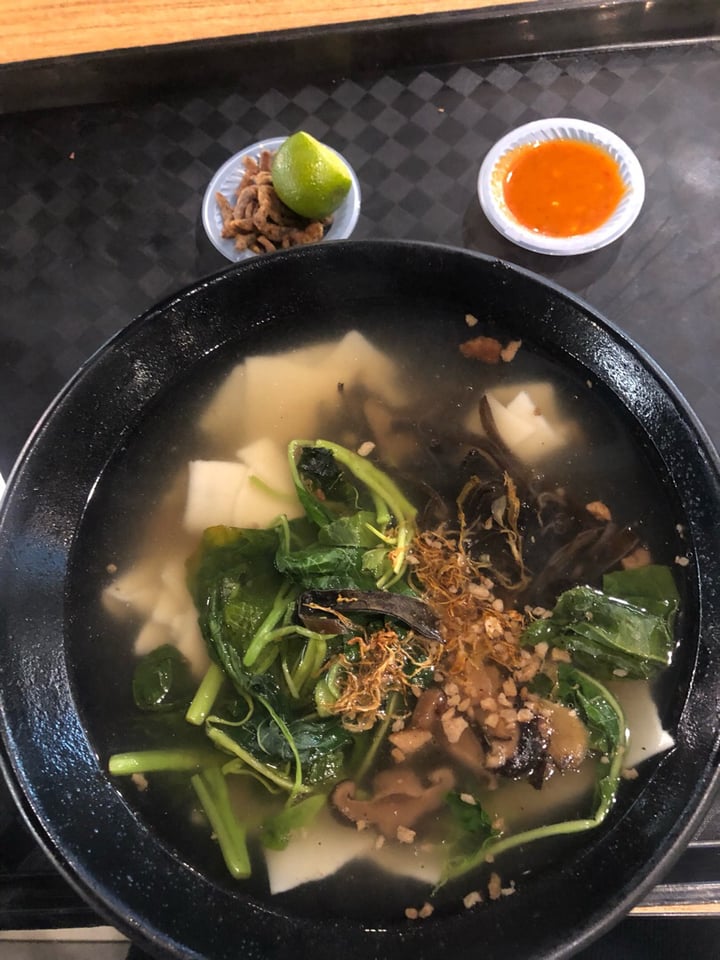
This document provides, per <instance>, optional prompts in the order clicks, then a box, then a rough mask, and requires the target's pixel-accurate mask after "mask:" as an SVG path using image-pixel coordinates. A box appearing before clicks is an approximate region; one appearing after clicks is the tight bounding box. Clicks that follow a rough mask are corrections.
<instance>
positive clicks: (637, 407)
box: [0, 242, 720, 960]
mask: <svg viewBox="0 0 720 960" xmlns="http://www.w3.org/2000/svg"><path fill="white" fill-rule="evenodd" d="M467 313H472V314H475V315H476V316H479V317H482V318H483V328H484V329H485V328H488V329H490V330H496V331H499V332H500V335H501V336H502V337H504V338H510V337H521V338H522V339H523V341H524V343H525V344H526V345H527V346H528V348H530V349H534V350H536V351H538V352H539V353H542V354H544V355H545V356H546V357H548V358H550V359H551V360H553V361H554V362H555V363H557V364H560V365H561V366H562V368H563V369H565V370H567V371H568V375H570V376H572V377H574V378H575V379H576V380H577V381H578V382H584V381H590V382H592V383H593V384H594V385H595V388H596V389H597V390H598V391H601V392H602V393H603V395H604V396H605V398H606V400H607V401H608V403H609V404H610V405H611V406H613V409H614V410H615V411H616V413H617V414H618V415H619V416H620V417H621V418H622V422H623V424H624V427H625V429H626V430H627V432H628V434H629V435H631V436H632V437H633V438H634V441H635V442H636V443H637V444H638V445H639V446H640V447H642V449H643V450H644V452H645V455H646V456H647V458H648V461H649V462H650V463H651V464H652V465H653V469H654V471H655V472H656V474H657V476H658V478H659V482H660V483H661V485H662V489H663V491H664V495H665V501H666V503H667V504H670V505H671V506H670V508H669V509H671V510H672V511H673V512H674V514H675V518H676V520H677V523H678V524H681V525H682V527H683V528H684V529H683V535H684V541H683V547H684V551H685V552H686V553H687V555H688V556H689V557H690V561H691V562H690V565H689V566H688V567H686V568H685V570H684V573H683V577H684V594H685V611H684V617H683V624H682V634H683V635H682V642H681V645H680V649H679V651H678V656H677V658H676V663H675V665H674V667H673V671H672V673H671V674H670V678H671V681H672V689H671V690H670V691H669V696H668V700H667V704H666V709H665V714H664V720H665V721H666V722H667V723H669V724H670V725H671V727H672V730H673V733H674V736H675V740H676V745H675V747H674V749H672V750H670V751H669V752H667V753H665V754H664V755H662V756H661V757H659V758H656V759H655V760H652V761H649V762H648V763H646V764H645V765H644V768H643V771H642V776H641V777H640V779H639V780H637V781H635V782H634V783H632V784H627V785H626V786H625V787H624V788H623V793H622V796H621V798H620V800H619V802H618V803H617V804H616V807H615V809H614V810H613V811H612V814H611V816H610V817H609V818H608V820H607V821H606V823H605V824H604V825H603V826H602V827H600V828H598V829H596V830H594V831H592V832H591V833H589V834H587V835H585V836H583V837H582V840H581V841H578V842H575V843H574V844H571V845H569V846H568V847H567V849H565V850H564V852H561V855H560V856H559V857H557V858H556V859H554V860H553V861H552V862H551V863H548V864H547V867H546V868H545V869H541V870H535V871H534V872H533V873H532V874H531V875H529V876H528V877H527V878H526V879H525V880H524V882H522V883H521V884H519V890H518V893H517V894H516V895H515V896H511V897H506V898H503V899H502V900H501V901H498V902H496V903H494V904H490V905H487V906H483V907H481V908H476V909H474V910H463V909H462V907H460V909H459V910H457V911H445V913H444V914H443V915H441V916H438V917H435V916H434V917H432V918H431V919H430V920H428V921H426V922H419V923H409V922H407V921H405V920H404V918H403V917H402V916H400V917H399V919H397V920H388V919H387V918H383V919H382V921H381V922H380V923H368V922H367V921H363V920H362V919H361V918H358V917H357V916H353V910H352V908H351V906H349V905H348V910H347V914H348V916H346V917H343V916H342V915H341V914H342V912H343V910H342V897H343V893H342V890H338V888H337V885H336V884H330V885H325V887H321V888H319V890H320V893H319V894H318V897H317V898H315V909H314V910H313V911H311V913H304V914H301V913H298V912H297V909H296V906H295V901H293V899H292V898H289V899H287V898H286V899H284V900H283V899H280V900H276V901H272V900H270V899H269V898H263V897H262V896H260V895H259V894H257V893H256V892H255V891H254V889H251V891H250V892H249V893H248V892H243V893H238V892H237V888H233V886H232V884H231V883H230V882H227V881H224V880H222V879H221V878H219V875H218V874H217V873H216V872H215V871H214V867H213V866H212V865H209V864H207V863H206V862H205V861H204V860H203V856H202V855H199V856H198V858H197V859H192V858H191V857H189V856H188V855H187V852H186V851H185V850H183V848H182V844H174V843H173V842H170V841H169V840H168V839H167V837H166V836H165V835H164V833H163V829H162V824H158V823H157V822H155V821H153V818H152V814H151V813H147V815H146V813H144V812H141V810H140V808H139V806H138V804H137V803H135V802H133V801H131V800H129V799H128V798H127V796H126V795H124V794H123V793H122V792H120V790H119V789H118V787H117V785H116V783H114V782H112V781H111V779H110V778H109V777H108V775H107V774H106V772H105V763H106V760H107V756H106V754H105V753H104V752H103V751H104V746H106V744H105V743H104V740H103V737H104V734H105V731H104V727H103V719H102V710H101V709H100V708H101V707H102V705H103V704H105V705H106V706H107V709H108V710H109V711H111V710H112V709H113V704H114V703H115V702H116V700H117V697H118V694H117V690H118V689H119V688H120V686H123V685H124V684H125V678H126V676H127V672H128V661H129V659H130V653H129V651H128V650H127V649H126V648H125V647H123V646H121V645H118V644H111V643H109V642H106V641H107V638H106V637H104V636H103V635H102V633H101V630H102V629H103V627H102V625H101V624H100V622H99V620H98V617H99V615H98V613H97V610H96V608H97V605H98V604H97V597H95V592H96V586H95V584H94V582H93V585H92V594H90V593H88V592H87V591H88V590H90V588H89V587H87V583H88V582H89V581H88V580H87V579H86V578H85V577H84V572H85V571H86V570H87V569H89V567H91V566H92V565H93V564H97V563H100V562H102V558H103V557H106V556H107V554H106V553H105V552H104V551H105V549H106V548H107V542H106V541H104V540H103V534H102V532H97V534H96V531H97V530H99V527H98V526H97V525H98V524H100V522H101V521H100V512H99V508H98V502H100V504H101V505H102V503H103V499H102V498H103V490H107V489H108V487H109V488H110V489H112V482H113V481H114V480H116V479H117V477H118V476H122V477H123V478H124V480H125V482H126V483H131V482H132V475H131V473H132V471H131V470H130V469H125V472H124V473H123V469H124V468H123V462H124V459H123V458H124V452H125V450H126V449H128V450H130V449H132V443H133V437H134V436H135V434H136V433H137V432H138V431H141V432H142V431H148V430H149V431H150V434H152V424H153V413H154V411H155V410H156V409H158V408H159V407H161V406H162V405H163V403H164V402H165V401H166V399H167V397H168V396H170V395H172V393H173V391H177V390H181V389H182V386H183V383H184V382H185V381H186V380H187V378H189V377H191V376H195V375H196V373H197V371H198V370H201V371H202V370H208V371H211V370H212V369H213V365H214V364H216V363H217V362H219V359H218V358H220V359H221V358H223V357H227V356H234V357H239V358H242V357H243V356H244V355H247V354H250V353H253V352H259V351H263V350H267V349H271V348H275V347H279V346H282V345H284V344H286V343H287V342H288V341H289V340H293V339H294V338H295V337H296V335H297V333H298V329H300V330H301V331H302V333H303V335H305V334H307V336H308V337H309V338H315V337H317V336H319V335H322V334H324V335H326V336H327V335H329V334H333V335H334V334H335V333H339V332H340V331H341V330H342V329H347V328H349V327H357V328H359V329H360V330H361V331H364V332H367V333H369V334H370V335H371V336H373V335H378V336H380V337H381V339H382V337H383V336H384V335H389V334H393V335H395V334H397V333H398V332H399V331H402V333H403V334H404V335H405V336H408V337H409V338H410V341H411V342H415V341H417V342H422V343H423V344H424V347H423V349H427V348H428V345H430V347H431V346H432V343H433V342H436V343H438V344H439V343H440V342H441V341H442V340H443V338H444V337H446V336H448V331H450V330H451V329H453V330H454V331H455V332H454V333H453V336H454V337H455V342H457V330H458V324H459V325H460V327H461V328H462V325H463V323H464V320H463V319H462V318H464V317H465V315H466V314H467ZM391 321H392V322H391ZM118 471H119V473H118ZM148 495H152V491H150V492H149V493H148ZM120 500H122V498H120ZM108 502H109V503H110V504H111V505H112V503H113V500H112V496H111V497H110V500H109V501H108ZM118 502H119V501H118ZM116 506H117V504H116ZM718 515H720V481H719V478H718V464H717V458H716V456H715V454H714V453H713V451H712V449H711V447H710V445H709V443H708V440H707V438H706V436H705V434H704V433H703V431H702V429H701V427H700V426H699V425H698V423H697V421H696V419H695V418H694V416H693V414H692V413H691V412H690V410H689V409H688V407H687V405H686V404H685V402H684V401H683V399H682V397H681V396H680V395H679V393H678V391H677V390H676V389H675V387H674V386H673V385H672V384H671V383H670V382H669V381H668V379H667V378H666V377H665V376H664V375H663V374H662V373H661V372H660V371H659V370H658V368H657V367H656V366H655V365H654V363H653V362H652V361H651V360H650V359H649V358H648V357H647V355H646V354H645V353H643V351H642V350H640V349H639V348H638V347H637V346H636V345H635V344H633V343H632V342H630V341H629V340H628V339H627V338H626V337H625V336H624V335H623V334H622V333H620V331H618V330H617V329H616V328H615V327H613V326H612V325H611V324H610V323H609V322H608V321H607V320H605V319H603V318H602V317H600V316H599V315H598V314H597V313H595V312H594V311H593V310H592V309H590V308H589V307H588V306H587V305H585V304H584V303H582V302H581V301H579V300H578V299H577V298H575V297H573V296H571V295H570V294H568V293H567V292H565V291H563V290H561V289H559V288H558V287H556V286H554V285H552V284H550V283H547V282H545V281H543V280H541V279H540V278H538V277H536V276H534V275H532V274H530V273H528V272H526V271H523V270H520V269H518V268H515V267H513V266H510V265H508V264H506V263H502V262H499V261H497V260H491V259H489V258H486V257H483V256H478V255H474V254H470V253H467V252H463V251H459V250H450V249H446V248H442V247H438V246H432V245H423V244H414V243H393V242H360V243H353V242H344V243H337V244H326V245H322V246H317V247H308V248H305V249H302V250H299V251H291V252H288V253H280V254H276V255H273V256H271V257H267V258H257V259H254V260H252V261H250V262H248V263H245V264H243V265H241V266H239V267H233V268H231V269H229V270H227V271H225V272H223V273H221V274H218V275H217V276H214V277H211V278H209V279H207V280H204V281H202V282H200V283H198V284H196V285H195V286H193V287H190V288H188V289H186V290H184V291H182V292H180V293H179V294H178V295H177V296H175V297H172V298H171V299H169V300H167V301H165V302H164V303H162V304H161V305H159V306H158V307H155V308H154V309H152V310H150V311H149V312H148V313H147V314H145V315H144V316H142V317H141V318H139V319H138V320H136V321H135V322H133V323H132V324H130V325H129V326H128V327H127V328H126V329H125V330H124V331H123V332H122V333H120V334H119V335H118V336H116V337H115V338H114V339H113V340H112V341H111V342H110V343H109V344H108V345H107V346H106V347H104V348H103V349H102V350H101V351H100V352H99V353H98V354H97V355H96V356H95V357H93V358H92V360H91V361H90V362H89V363H88V364H87V365H86V366H85V367H84V368H83V369H82V370H81V371H80V372H79V373H78V374H77V376H76V377H75V378H74V379H73V380H72V382H71V383H70V384H69V385H68V386H67V388H66V389H65V390H64V391H63V392H62V393H61V394H60V396H59V397H58V398H57V400H56V401H55V402H54V404H53V405H52V407H51V408H50V410H49V411H48V413H47V414H46V415H45V417H44V418H43V420H42V421H41V423H40V424H39V426H38V427H37V429H36V430H35V432H34V434H33V436H32V437H31V439H30V441H29V443H28V445H27V448H26V449H25V451H24V453H23V454H22V456H21V458H20V460H19V462H18V464H17V466H16V468H15V470H14V472H13V475H12V477H11V479H10V482H9V485H8V490H7V494H6V497H5V501H4V503H3V508H2V517H1V521H0V522H1V526H0V544H1V547H0V584H1V585H2V586H1V589H2V601H1V602H2V613H1V617H0V624H1V626H0V630H2V636H1V637H0V641H1V646H0V678H1V680H0V685H1V686H0V707H1V710H2V727H3V736H4V743H5V751H6V755H7V758H8V764H7V766H8V769H7V776H8V780H9V782H10V785H11V789H12V790H13V792H14V795H15V797H16V799H17V801H18V804H19V805H20V807H21V809H22V810H23V812H24V814H25V817H26V819H27V820H28V822H29V823H30V825H31V827H32V828H33V829H34V831H35V833H36V834H37V837H38V839H39V840H40V842H41V844H42V845H43V846H44V847H45V849H46V850H47V851H48V853H49V855H50V856H51V858H52V859H53V860H54V861H55V863H56V864H57V865H58V867H59V868H60V870H61V871H62V872H63V873H64V874H65V875H66V876H67V877H68V879H69V880H70V881H71V882H72V883H73V884H74V885H75V886H76V887H77V889H78V890H79V891H80V893H81V894H82V895H83V896H84V897H85V898H86V899H87V900H88V901H89V903H91V904H92V906H93V907H95V908H96V909H97V911H98V912H99V913H100V914H101V915H104V916H105V917H107V919H108V920H109V922H111V923H113V924H114V925H116V926H117V927H119V928H120V929H121V930H122V931H123V932H124V933H126V934H127V935H128V936H130V937H131V938H134V939H136V940H137V941H138V942H139V943H140V944H141V945H142V946H144V947H145V948H146V949H148V950H149V951H150V952H151V953H155V954H157V955H158V956H165V955H169V956H173V957H208V958H230V957H233V958H235V957H238V956H244V957H248V958H250V957H267V958H285V957H288V958H289V957H294V958H296V957H298V956H308V957H310V956H312V957H316V958H331V957H332V958H335V957H337V956H343V957H344V958H346V960H353V958H369V957H380V956H381V957H393V958H396V957H397V958H404V957H407V958H410V957H412V958H413V960H419V958H422V957H426V958H429V957H438V956H441V955H446V954H450V955H452V956H454V957H458V958H461V957H475V956H482V957H483V958H486V960H492V958H500V957H502V958H503V960H504V958H507V957H523V958H541V957H567V956H569V955H571V954H572V953H573V952H575V951H576V950H578V949H579V948H580V947H582V946H584V945H586V944H587V943H588V942H589V941H590V940H592V939H593V938H595V937H597V936H598V935H600V934H601V933H602V932H604V931H605V930H607V929H608V928H609V927H610V926H611V925H612V924H613V923H615V922H616V921H618V920H619V919H620V918H621V917H622V916H623V915H624V914H625V913H626V911H627V910H628V909H629V908H630V907H631V906H632V905H633V903H635V902H636V901H637V900H638V899H639V898H640V897H641V896H642V894H643V893H644V892H645V891H646V890H648V889H649V888H650V887H651V886H652V885H653V884H655V883H656V882H657V881H658V880H659V879H660V877H661V875H662V873H663V871H665V870H666V869H668V867H669V866H670V865H671V863H672V862H673V861H674V860H675V858H676V857H677V856H678V855H679V853H680V852H681V851H682V849H683V847H684V845H685V844H686V843H687V842H688V840H689V839H690V838H691V837H692V834H693V832H694V831H695V830H696V828H697V825H698V823H699V820H700V818H701V816H702V814H703V813H704V811H705V810H706V808H707V806H708V805H709V803H710V799H711V795H712V788H713V786H714V783H715V780H716V767H717V761H718V746H719V744H720V711H719V710H718V702H719V699H720V697H719V695H720V642H719V640H720V637H719V636H718V633H719V631H720V594H719V592H718V591H719V585H720V542H719V540H718V523H717V517H718ZM88 557H90V559H88ZM84 591H85V592H84ZM104 641H105V645H103V642H104ZM118 678H120V680H121V681H122V683H120V682H119V681H118ZM88 718H90V719H89V720H88ZM322 898H327V899H326V901H324V900H323V899H322ZM325 903H326V904H327V908H325Z"/></svg>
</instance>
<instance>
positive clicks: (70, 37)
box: [0, 0, 529, 63]
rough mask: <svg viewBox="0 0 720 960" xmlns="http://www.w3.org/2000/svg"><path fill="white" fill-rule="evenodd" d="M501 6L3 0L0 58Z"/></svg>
mask: <svg viewBox="0 0 720 960" xmlns="http://www.w3.org/2000/svg"><path fill="white" fill-rule="evenodd" d="M520 2H529V0H520ZM500 5H502V2H499V3H496V2H494V0H364V2H363V3H362V4H358V3H356V2H355V0H292V2H291V0H259V2H254V3H244V4H239V3H236V2H235V0H153V2H152V3H150V2H148V0H0V63H13V62H17V61H25V60H37V59H42V58H46V57H59V56H68V55H72V54H78V53H94V52H99V51H102V50H114V49H121V48H128V47H140V46H148V45H154V44H165V43H177V42H180V41H184V40H197V39H206V38H209V37H229V36H234V35H238V34H252V33H262V32H266V31H270V30H284V29H291V28H295V27H313V26H319V25H321V24H331V23H332V24H337V23H350V22H353V21H359V20H376V19H380V18H383V17H400V16H408V15H418V14H427V13H438V12H446V11H452V10H469V9H478V8H479V7H492V6H500Z"/></svg>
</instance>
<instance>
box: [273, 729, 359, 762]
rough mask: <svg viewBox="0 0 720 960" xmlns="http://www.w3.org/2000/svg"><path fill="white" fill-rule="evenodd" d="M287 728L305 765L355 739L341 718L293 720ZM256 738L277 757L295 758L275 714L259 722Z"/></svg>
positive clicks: (275, 758)
mask: <svg viewBox="0 0 720 960" xmlns="http://www.w3.org/2000/svg"><path fill="white" fill-rule="evenodd" d="M287 729H288V730H289V731H290V735H291V737H292V739H293V741H294V743H295V749H296V750H297V752H298V755H299V757H300V759H301V761H302V763H303V765H305V764H309V763H312V762H313V761H315V760H316V759H317V758H318V757H320V756H324V755H325V754H328V753H332V752H334V751H336V750H338V749H339V748H341V747H344V746H346V745H347V744H349V743H351V742H352V737H351V735H350V734H349V733H348V731H347V730H345V729H344V727H343V726H342V724H341V723H340V722H339V721H338V720H303V719H298V720H292V721H290V722H289V723H288V724H287ZM256 739H257V743H258V746H259V747H260V749H261V750H263V751H264V752H265V753H266V754H268V756H270V757H271V758H272V759H273V760H275V761H279V762H282V761H289V760H292V759H293V753H292V751H291V750H290V745H289V743H288V740H287V739H286V737H285V736H284V735H283V733H282V732H281V731H280V729H279V728H278V726H277V724H276V723H274V722H273V721H272V719H271V718H269V717H268V718H266V719H264V720H262V721H261V722H260V723H259V724H258V726H257V733H256Z"/></svg>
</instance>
